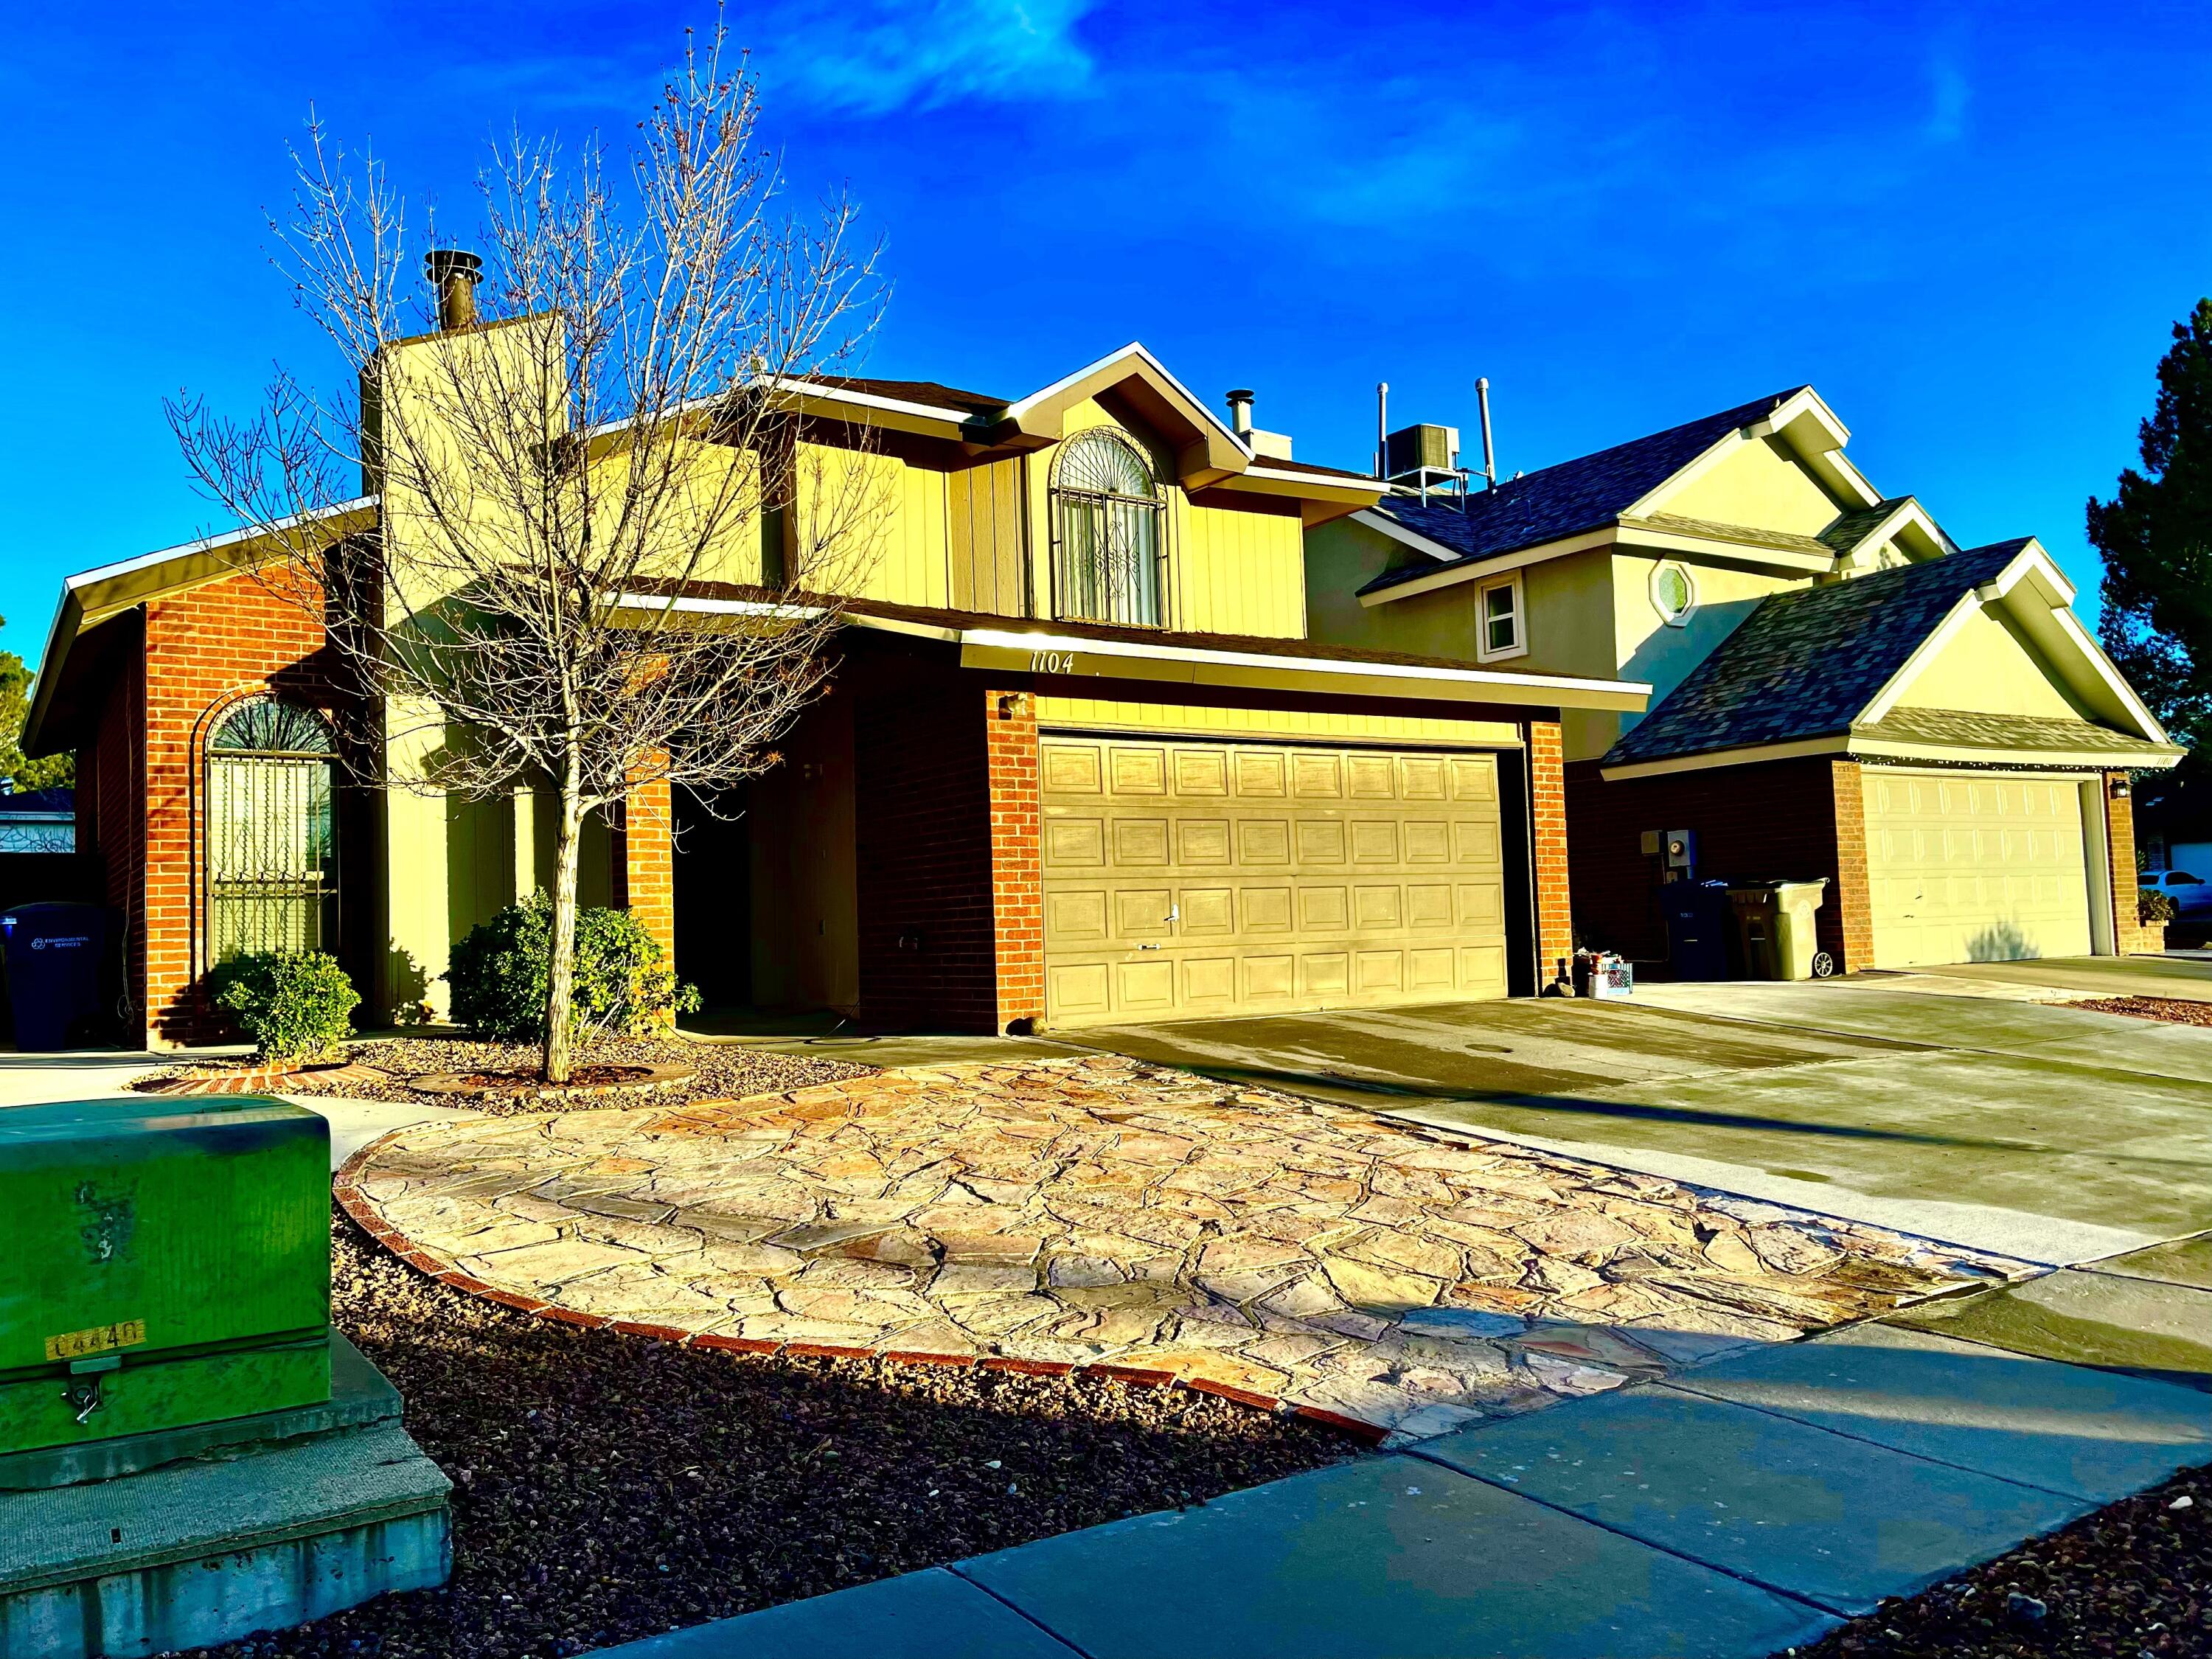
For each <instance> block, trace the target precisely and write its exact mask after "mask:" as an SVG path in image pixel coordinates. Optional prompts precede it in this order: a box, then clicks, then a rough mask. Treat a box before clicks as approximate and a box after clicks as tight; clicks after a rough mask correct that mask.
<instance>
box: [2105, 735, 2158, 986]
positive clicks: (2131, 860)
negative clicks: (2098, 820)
mask: <svg viewBox="0 0 2212 1659" xmlns="http://www.w3.org/2000/svg"><path fill="white" fill-rule="evenodd" d="M2126 776H2127V774H2126V773H2124V772H2106V773H2105V774H2104V775H2102V776H2101V777H2100V778H2099V779H2098V780H2097V782H2098V784H2099V786H2100V793H2102V794H2103V796H2104V798H2105V851H2106V857H2107V858H2108V859H2109V860H2111V863H2112V877H2111V880H2112V949H2113V950H2114V951H2116V952H2118V954H2119V955H2121V956H2127V955H2129V954H2130V953H2132V952H2138V951H2163V950H2164V949H2166V929H2165V928H2163V927H2144V926H2143V925H2142V923H2141V922H2140V921H2137V920H2136V918H2137V917H2138V916H2140V915H2142V911H2141V910H2140V909H2138V908H2136V891H2137V887H2138V884H2137V880H2136V804H2135V802H2134V801H2132V800H2129V799H2121V800H2115V799H2112V790H2113V788H2114V787H2115V786H2116V785H2118V783H2119V782H2120V781H2122V780H2123V779H2124V778H2125V777H2126Z"/></svg>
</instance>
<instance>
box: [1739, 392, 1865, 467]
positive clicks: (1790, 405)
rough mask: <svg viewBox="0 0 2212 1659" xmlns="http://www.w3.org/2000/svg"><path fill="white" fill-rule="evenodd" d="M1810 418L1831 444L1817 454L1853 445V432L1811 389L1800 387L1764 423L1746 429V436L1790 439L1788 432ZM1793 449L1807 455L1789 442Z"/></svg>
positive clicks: (1825, 401) (1792, 441) (1800, 447)
mask: <svg viewBox="0 0 2212 1659" xmlns="http://www.w3.org/2000/svg"><path fill="white" fill-rule="evenodd" d="M1807 415H1810V416H1812V417H1813V423H1814V425H1815V426H1817V427H1819V428H1820V431H1821V434H1822V435H1824V436H1825V437H1826V439H1827V440H1828V442H1827V445H1826V447H1825V448H1822V449H1820V450H1817V451H1815V452H1814V453H1816V454H1824V455H1825V454H1829V453H1833V452H1834V451H1836V450H1838V449H1841V448H1842V447H1844V445H1845V444H1847V443H1849V442H1850V441H1851V429H1850V428H1849V427H1847V426H1845V425H1844V423H1843V422H1841V421H1840V420H1838V419H1837V418H1836V411H1835V410H1832V409H1831V408H1829V407H1828V404H1827V400H1826V398H1823V397H1821V396H1820V393H1819V392H1815V391H1814V390H1813V388H1812V387H1811V386H1801V387H1799V388H1798V390H1797V391H1796V392H1793V393H1791V394H1790V396H1789V397H1787V398H1784V399H1783V400H1782V401H1781V402H1780V403H1778V404H1776V405H1775V406H1774V408H1773V409H1772V410H1771V411H1770V412H1769V413H1768V415H1767V416H1766V417H1765V419H1764V420H1759V421H1753V422H1752V423H1751V424H1750V425H1749V426H1747V427H1746V428H1744V429H1743V430H1744V435H1745V436H1746V437H1747V438H1769V437H1774V436H1776V435H1780V436H1782V437H1784V438H1785V439H1787V438H1788V437H1789V434H1788V428H1790V427H1791V426H1794V425H1796V422H1798V420H1799V419H1800V418H1802V416H1807ZM1790 447H1791V448H1792V449H1795V450H1796V451H1797V453H1799V454H1801V455H1802V454H1803V453H1805V450H1804V448H1803V447H1802V446H1800V445H1799V444H1798V443H1796V441H1794V440H1790Z"/></svg>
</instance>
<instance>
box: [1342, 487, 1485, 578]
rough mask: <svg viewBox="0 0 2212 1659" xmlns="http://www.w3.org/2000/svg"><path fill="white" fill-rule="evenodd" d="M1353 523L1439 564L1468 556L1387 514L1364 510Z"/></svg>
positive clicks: (1353, 518)
mask: <svg viewBox="0 0 2212 1659" xmlns="http://www.w3.org/2000/svg"><path fill="white" fill-rule="evenodd" d="M1378 499H1379V498H1378ZM1352 523H1354V524H1356V525H1364V526H1366V527H1367V528H1368V529H1370V530H1372V531H1374V532H1376V533H1377V534H1379V535H1383V536H1388V537H1389V538H1390V539H1391V540H1392V541H1394V542H1397V543H1399V544H1401V545H1403V546H1406V547H1410V548H1412V549H1413V550H1414V551H1415V552H1417V553H1420V554H1425V555H1426V556H1428V557H1430V558H1431V559H1434V560H1435V561H1436V562H1437V563H1439V564H1449V563H1451V562H1454V561H1455V560H1458V559H1463V558H1465V557H1466V555H1465V554H1464V553H1462V552H1461V551H1459V550H1458V549H1456V548H1451V547H1446V546H1445V545H1444V544H1443V543H1442V542H1436V541H1431V540H1430V539H1429V538H1427V537H1426V536H1424V535H1423V534H1421V532H1419V531H1418V530H1413V529H1410V528H1408V527H1407V526H1405V525H1402V524H1400V523H1399V522H1398V521H1397V520H1395V519H1394V518H1392V517H1391V516H1390V515H1389V513H1376V512H1373V511H1366V510H1363V511H1361V512H1358V513H1353V514H1352ZM1375 597H1376V599H1382V598H1383V595H1382V594H1380V593H1377V594H1376V596H1375Z"/></svg>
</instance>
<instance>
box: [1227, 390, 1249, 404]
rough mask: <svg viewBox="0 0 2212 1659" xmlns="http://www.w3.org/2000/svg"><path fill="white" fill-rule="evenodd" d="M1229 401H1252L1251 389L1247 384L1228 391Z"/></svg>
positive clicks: (1244, 402)
mask: <svg viewBox="0 0 2212 1659" xmlns="http://www.w3.org/2000/svg"><path fill="white" fill-rule="evenodd" d="M1229 401H1230V402H1231V403H1232V404H1249V403H1250V402H1251V401H1252V389H1251V388H1250V387H1249V386H1238V387H1237V388H1236V389H1235V390H1234V391H1232V392H1230V394H1229Z"/></svg>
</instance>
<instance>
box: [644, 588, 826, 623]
mask: <svg viewBox="0 0 2212 1659" xmlns="http://www.w3.org/2000/svg"><path fill="white" fill-rule="evenodd" d="M600 597H601V602H602V603H603V604H605V605H609V606H611V607H612V608H613V609H615V610H617V611H663V612H666V611H683V612H684V613H685V614H687V615H691V616H708V617H782V618H785V619H786V620H787V621H791V622H811V621H813V620H815V619H816V618H817V617H826V616H828V615H829V607H828V606H826V605H779V604H776V603H775V601H773V600H769V599H703V598H696V597H685V596H682V595H676V594H668V593H608V594H603V595H601V596H600Z"/></svg>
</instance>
